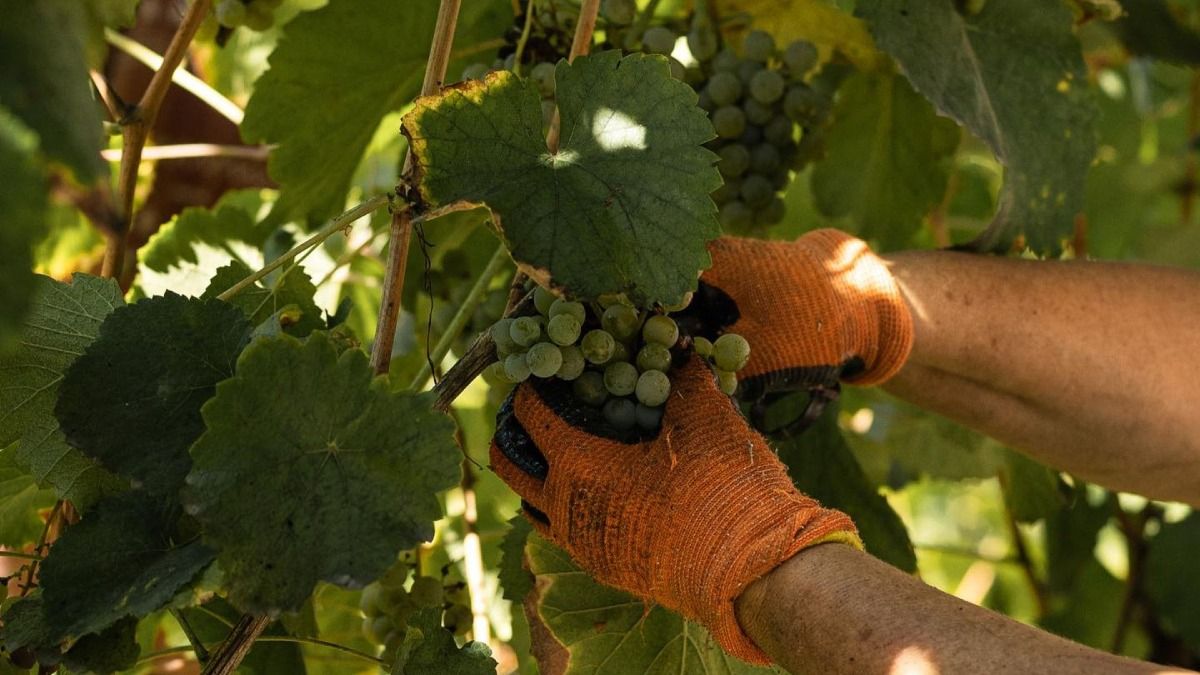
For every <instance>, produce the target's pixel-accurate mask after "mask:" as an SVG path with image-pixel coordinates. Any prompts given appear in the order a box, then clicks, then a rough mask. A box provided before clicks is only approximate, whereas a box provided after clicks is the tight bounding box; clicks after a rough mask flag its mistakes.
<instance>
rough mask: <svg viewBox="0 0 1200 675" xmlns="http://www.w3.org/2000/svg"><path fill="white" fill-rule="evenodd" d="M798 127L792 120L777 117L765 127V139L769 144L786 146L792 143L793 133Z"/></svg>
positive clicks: (780, 116)
mask: <svg viewBox="0 0 1200 675" xmlns="http://www.w3.org/2000/svg"><path fill="white" fill-rule="evenodd" d="M795 128H796V125H795V124H794V123H793V122H792V120H790V119H788V118H787V117H785V116H783V115H776V116H775V117H774V118H773V119H772V120H771V121H770V122H767V125H766V126H765V127H763V138H765V139H766V140H767V142H768V143H774V144H775V145H784V144H787V143H791V142H792V132H793V131H794V130H795Z"/></svg>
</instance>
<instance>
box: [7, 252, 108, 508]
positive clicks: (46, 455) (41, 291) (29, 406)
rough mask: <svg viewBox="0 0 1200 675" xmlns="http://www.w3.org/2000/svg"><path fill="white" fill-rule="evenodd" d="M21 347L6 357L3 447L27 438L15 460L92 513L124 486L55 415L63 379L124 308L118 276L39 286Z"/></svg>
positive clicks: (43, 281) (47, 281)
mask: <svg viewBox="0 0 1200 675" xmlns="http://www.w3.org/2000/svg"><path fill="white" fill-rule="evenodd" d="M34 286H35V295H34V301H33V306H32V308H31V309H30V312H29V315H28V316H27V317H26V318H25V326H24V332H23V333H22V335H21V346H20V348H19V349H18V350H16V351H15V352H13V353H11V354H8V355H0V446H7V445H9V444H11V443H12V442H13V441H20V445H18V446H17V450H16V456H15V460H16V462H17V464H19V465H20V466H21V467H22V468H23V469H25V470H26V471H28V472H29V473H30V474H31V475H33V477H34V478H35V479H36V480H37V482H38V484H39V485H42V486H48V487H52V488H54V490H55V491H56V492H57V493H58V495H59V497H60V498H62V499H69V500H71V501H72V502H74V503H75V505H76V506H78V507H80V508H86V507H87V505H88V504H90V503H91V502H93V501H95V499H97V498H98V497H100V496H101V495H103V494H106V493H109V492H113V491H115V490H117V489H120V485H121V481H119V480H118V479H117V478H116V477H115V476H113V475H112V474H110V473H108V472H107V471H105V470H104V469H101V468H100V467H99V466H97V465H96V464H95V462H93V461H92V460H90V459H88V458H87V457H85V456H84V455H83V454H81V453H80V452H79V451H78V450H75V449H74V448H72V447H71V446H69V445H67V442H66V438H64V437H63V434H62V432H61V431H60V430H59V427H58V420H57V419H55V417H54V404H55V401H56V400H57V399H58V390H59V385H60V383H61V382H62V379H63V374H64V373H65V372H66V371H67V368H68V367H69V366H70V365H71V364H72V363H73V362H74V361H75V359H76V358H77V357H78V356H79V355H80V354H83V351H84V349H86V348H87V346H88V345H90V344H91V343H92V341H93V340H95V338H96V335H97V334H98V333H99V330H100V324H101V322H103V321H104V319H105V317H107V316H108V315H109V314H110V313H111V312H112V311H113V310H114V309H115V308H117V307H120V306H121V305H123V304H124V301H123V300H122V299H121V290H120V289H119V288H118V287H117V284H116V282H114V281H113V280H111V279H100V278H97V277H93V276H89V275H86V274H76V275H75V276H74V278H73V279H72V283H70V284H63V283H59V282H57V281H54V280H53V279H50V278H48V277H43V276H38V277H37V278H36V279H35V281H34Z"/></svg>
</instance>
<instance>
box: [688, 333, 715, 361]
mask: <svg viewBox="0 0 1200 675" xmlns="http://www.w3.org/2000/svg"><path fill="white" fill-rule="evenodd" d="M692 347H693V348H695V350H696V353H697V354H699V355H700V356H702V357H704V358H708V357H709V355H710V354H712V348H713V345H712V343H711V342H709V341H708V338H702V337H694V338H692Z"/></svg>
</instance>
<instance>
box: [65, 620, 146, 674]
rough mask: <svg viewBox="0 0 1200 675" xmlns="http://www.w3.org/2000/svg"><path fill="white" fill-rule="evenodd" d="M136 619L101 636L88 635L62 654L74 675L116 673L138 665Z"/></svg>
mask: <svg viewBox="0 0 1200 675" xmlns="http://www.w3.org/2000/svg"><path fill="white" fill-rule="evenodd" d="M137 624H138V622H137V619H132V618H131V619H122V620H121V621H118V622H117V623H114V624H113V625H111V626H109V627H108V628H105V629H104V630H102V631H100V632H99V633H92V634H90V635H85V636H83V637H81V638H79V639H78V640H76V641H75V644H73V645H71V648H70V649H68V650H67V652H66V653H65V654H63V665H65V666H66V667H67V668H68V670H69V671H70V672H73V673H116V672H119V671H122V670H127V669H129V668H132V667H133V665H134V664H135V663H137V658H138V655H139V654H140V653H141V648H140V647H138V643H137V639H136V638H137Z"/></svg>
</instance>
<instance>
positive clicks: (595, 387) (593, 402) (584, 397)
mask: <svg viewBox="0 0 1200 675" xmlns="http://www.w3.org/2000/svg"><path fill="white" fill-rule="evenodd" d="M571 391H572V392H573V393H574V394H575V397H576V398H578V399H579V400H580V401H583V402H584V403H586V404H588V405H590V406H595V407H597V408H599V407H600V406H602V405H604V401H605V400H607V399H608V389H607V388H605V386H604V376H603V375H601V374H600V373H597V372H596V371H594V370H585V371H583V374H582V375H580V376H579V377H578V378H576V379H575V381H574V382H573V383H571Z"/></svg>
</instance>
